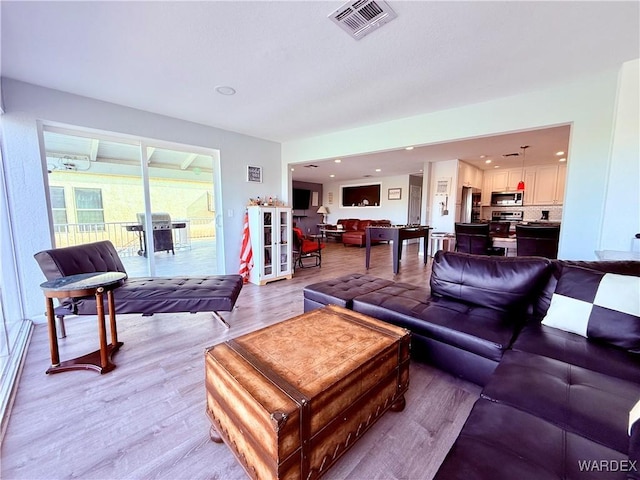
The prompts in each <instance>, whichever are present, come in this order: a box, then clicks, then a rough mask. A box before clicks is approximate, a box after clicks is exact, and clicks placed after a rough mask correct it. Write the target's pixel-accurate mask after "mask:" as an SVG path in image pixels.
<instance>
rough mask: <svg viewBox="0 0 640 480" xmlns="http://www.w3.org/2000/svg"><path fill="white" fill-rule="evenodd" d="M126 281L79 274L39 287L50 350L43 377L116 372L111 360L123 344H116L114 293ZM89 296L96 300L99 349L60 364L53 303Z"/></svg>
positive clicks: (118, 276)
mask: <svg viewBox="0 0 640 480" xmlns="http://www.w3.org/2000/svg"><path fill="white" fill-rule="evenodd" d="M126 277H127V276H126V274H124V273H121V272H94V273H80V274H78V275H70V276H68V277H62V278H57V279H55V280H50V281H48V282H44V283H43V284H41V285H40V288H42V290H43V292H44V296H45V297H46V299H47V323H48V325H49V348H50V350H51V366H50V367H49V368H48V369H47V372H46V373H58V372H64V371H67V370H95V371H97V372H100V373H107V372H110V371H111V370H113V369H114V368H116V366H115V364H114V363H113V362H111V356H112V355H113V354H114V353H115V352H117V351H118V349H119V348H120V347H121V346H122V345H123V343H122V342H119V341H118V332H117V327H116V313H115V312H116V309H115V302H114V299H113V290H114V289H116V288H118V287H119V286H120V285H122V281H123V280H124V279H125V278H126ZM104 292H107V303H108V306H109V323H110V326H111V343H110V344H109V345H107V332H106V327H105V319H104V304H103V295H104ZM89 295H95V296H96V308H97V311H98V338H99V345H100V348H99V350H96V351H95V352H91V353H88V354H86V355H82V356H81V357H78V358H74V359H72V360H66V361H64V362H60V354H59V352H58V336H57V334H56V323H55V315H54V309H53V299H54V298H68V297H72V298H75V297H87V296H89Z"/></svg>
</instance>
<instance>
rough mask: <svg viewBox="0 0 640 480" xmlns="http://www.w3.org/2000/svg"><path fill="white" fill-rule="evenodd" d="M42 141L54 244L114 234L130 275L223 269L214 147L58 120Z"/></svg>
mask: <svg viewBox="0 0 640 480" xmlns="http://www.w3.org/2000/svg"><path fill="white" fill-rule="evenodd" d="M44 145H45V150H46V158H47V170H48V172H49V174H48V184H49V185H48V186H49V198H50V211H51V218H52V223H53V235H54V238H55V246H56V247H63V246H68V245H78V244H83V243H89V242H95V241H100V240H109V241H111V242H112V243H113V244H114V246H115V247H116V249H117V251H118V254H119V256H120V258H121V259H122V262H123V264H124V265H125V268H126V269H127V273H128V274H129V275H131V276H147V275H152V276H172V275H188V274H194V273H197V274H206V275H213V274H216V273H217V272H218V261H217V260H218V255H217V243H216V228H215V215H216V212H215V202H214V199H215V195H214V176H215V175H214V172H215V169H216V167H217V163H216V160H217V156H216V152H211V154H207V153H208V152H202V151H197V150H196V149H194V151H189V150H186V149H185V147H183V146H173V145H169V146H167V145H164V144H163V145H160V144H159V142H156V143H151V142H147V141H144V140H138V139H130V138H117V137H107V136H98V135H95V134H87V133H86V132H76V131H68V130H62V129H59V128H53V127H45V129H44ZM147 216H149V219H150V221H149V223H147Z"/></svg>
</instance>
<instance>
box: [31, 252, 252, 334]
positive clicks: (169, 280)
mask: <svg viewBox="0 0 640 480" xmlns="http://www.w3.org/2000/svg"><path fill="white" fill-rule="evenodd" d="M34 257H35V259H36V261H37V262H38V265H39V266H40V268H41V269H42V272H43V273H44V276H45V277H46V279H47V280H54V279H56V278H60V277H65V276H69V275H75V274H79V273H92V272H107V271H112V272H122V273H125V274H126V273H127V272H126V271H125V268H124V265H123V264H122V261H121V260H120V257H119V256H118V253H117V251H116V249H115V247H114V246H113V244H112V243H111V242H110V241H108V240H106V241H101V242H95V243H88V244H84V245H77V246H72V247H63V248H56V249H51V250H44V251H42V252H39V253H36V254H35V255H34ZM242 284H243V282H242V277H241V276H240V275H211V276H197V277H195V276H194V277H187V276H179V277H133V278H132V277H127V278H126V279H125V281H124V283H123V284H122V286H120V287H119V288H117V289H116V290H115V291H114V299H115V307H116V313H117V314H119V313H141V314H142V315H153V314H154V313H178V312H190V313H196V312H212V314H213V316H214V317H215V318H216V319H217V320H219V321H220V322H222V323H223V324H224V325H225V326H226V327H227V328H229V324H228V323H227V322H226V321H225V320H224V319H223V318H222V316H220V314H219V313H218V312H219V311H226V312H229V311H231V310H233V307H234V305H235V303H236V300H237V299H238V295H239V294H240V290H241V289H242ZM96 313H97V311H96V299H95V297H93V296H91V297H83V298H67V299H64V300H62V301H61V304H60V306H58V307H56V309H55V314H56V317H57V319H58V325H59V329H58V331H59V332H60V334H61V336H64V316H65V315H71V314H74V315H95V314H96Z"/></svg>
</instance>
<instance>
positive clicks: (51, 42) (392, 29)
mask: <svg viewBox="0 0 640 480" xmlns="http://www.w3.org/2000/svg"><path fill="white" fill-rule="evenodd" d="M342 3H343V2H313V1H297V2H284V1H256V2H248V1H219V2H214V1H206V2H110V1H107V2H97V1H91V2H49V1H45V2H22V1H15V2H14V1H6V0H5V1H2V2H1V3H0V8H1V9H2V12H1V15H2V16H1V18H2V32H1V33H2V65H1V68H2V72H1V74H2V76H5V77H9V78H14V79H17V80H21V81H25V82H29V83H33V84H37V85H42V86H45V87H49V88H54V89H58V90H62V91H67V92H71V93H75V94H79V95H85V96H88V97H93V98H97V99H100V100H104V101H108V102H113V103H116V104H121V105H126V106H130V107H134V108H139V109H142V110H147V111H150V112H155V113H158V114H163V115H169V116H172V117H176V118H180V119H184V120H189V121H192V122H198V123H202V124H205V125H211V126H214V127H218V128H222V129H226V130H231V131H235V132H240V133H244V134H247V135H252V136H256V137H260V138H264V139H269V140H273V141H278V142H286V141H289V140H295V139H300V138H305V137H310V136H315V135H321V134H326V133H330V132H333V131H339V130H343V129H348V128H354V127H359V126H364V125H369V124H374V123H378V122H383V121H388V120H392V119H397V118H402V117H407V116H411V115H416V114H422V113H427V112H432V111H437V110H442V109H446V108H452V107H456V106H460V105H467V104H471V103H476V102H482V101H487V100H491V99H494V98H499V97H505V96H508V95H515V94H519V93H522V92H527V91H531V90H535V89H540V88H544V87H547V86H552V85H554V84H557V83H561V82H562V83H564V82H567V81H570V80H572V79H575V78H577V77H580V76H584V75H589V74H594V73H598V72H601V71H603V70H606V69H611V68H619V66H620V64H621V63H623V62H624V61H627V60H631V59H635V58H638V57H639V56H640V52H639V49H640V47H639V45H640V40H639V34H640V33H639V31H640V27H639V22H640V20H639V18H640V13H639V3H638V2H636V1H629V2H608V1H605V2H571V1H561V2H521V1H512V2H488V1H477V2H457V1H451V2H426V1H425V2H421V1H410V2H396V1H390V2H388V3H389V4H390V5H391V7H392V8H393V10H394V11H395V12H396V14H397V18H396V19H393V20H392V21H391V22H389V23H388V24H387V25H385V26H383V27H382V28H380V29H379V30H377V31H374V32H372V33H371V34H370V35H368V36H366V37H364V38H362V39H361V40H357V41H356V40H354V39H352V38H351V37H350V36H349V35H347V34H346V33H345V32H344V31H342V30H341V29H340V28H339V27H337V26H336V25H335V24H333V23H332V22H331V21H330V20H329V19H328V18H327V16H328V15H329V14H330V13H331V12H332V11H334V10H335V9H336V8H338V7H340V6H341V5H342ZM218 85H227V86H231V87H233V88H234V89H235V90H236V91H237V93H236V94H235V95H233V96H223V95H220V94H218V93H217V92H216V91H215V87H216V86H218ZM539 133H540V132H539ZM512 140H516V141H514V143H513V144H509V145H507V144H500V145H497V144H496V145H494V147H495V148H490V147H491V145H487V144H486V143H484V142H483V143H482V144H481V145H478V146H477V147H476V148H467V147H468V146H469V145H466V146H465V148H464V149H463V148H462V146H461V147H460V149H455V150H454V151H449V152H447V153H446V156H447V157H448V158H451V155H453V158H463V159H466V157H469V159H470V160H472V159H471V157H473V156H479V155H480V154H488V155H497V154H502V153H505V152H504V150H505V149H508V150H513V148H514V146H515V147H516V149H517V147H519V145H521V144H522V142H523V140H521V139H512ZM527 142H528V143H529V144H530V145H531V149H529V150H528V151H527V160H528V159H529V156H530V155H531V156H533V155H535V153H534V152H535V148H536V147H539V146H541V145H543V144H544V143H545V142H544V141H543V140H541V139H537V138H533V139H530V140H527ZM480 147H482V148H480ZM429 148H430V150H429V152H428V154H429V155H434V156H438V155H441V154H442V155H445V153H443V150H442V149H444V151H446V147H429ZM539 148H541V147H539ZM545 148H546V147H545ZM405 153H409V152H404V151H402V152H396V154H405ZM418 153H419V152H418V151H417V149H416V150H414V151H413V152H411V154H412V155H417V154H418ZM422 153H423V154H425V152H422ZM385 159H386V160H385ZM378 160H382V161H385V162H386V163H387V164H391V163H393V164H395V163H400V159H399V158H398V157H394V158H393V161H391V157H390V154H389V153H387V154H376V155H374V156H371V157H367V158H366V162H374V161H378ZM569 160H570V159H569ZM420 162H422V160H420ZM366 165H368V163H364V164H363V163H361V164H360V166H359V167H358V168H360V169H362V168H366ZM410 168H411V169H413V170H415V165H413V164H412V165H411V166H410ZM315 170H318V169H315ZM359 174H360V175H362V170H360V171H359ZM295 175H296V176H297V173H296V174H295ZM294 178H296V177H295V176H294Z"/></svg>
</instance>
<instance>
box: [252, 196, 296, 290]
mask: <svg viewBox="0 0 640 480" xmlns="http://www.w3.org/2000/svg"><path fill="white" fill-rule="evenodd" d="M248 210H249V234H250V236H251V249H252V250H253V268H252V269H251V270H250V272H249V281H250V282H251V283H254V284H256V285H265V284H267V283H268V282H272V281H274V280H282V279H290V278H291V277H292V275H293V268H292V267H293V263H292V258H291V235H292V230H291V227H292V225H291V208H289V207H261V206H251V207H248Z"/></svg>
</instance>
